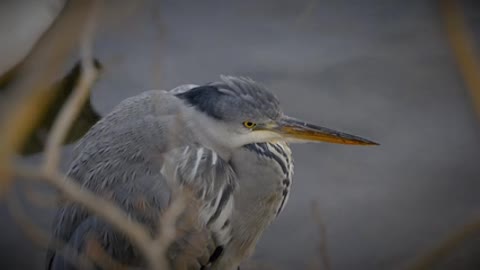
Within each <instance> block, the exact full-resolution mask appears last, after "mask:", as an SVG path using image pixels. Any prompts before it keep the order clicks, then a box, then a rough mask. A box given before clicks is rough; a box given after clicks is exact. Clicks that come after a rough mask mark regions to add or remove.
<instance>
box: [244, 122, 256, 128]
mask: <svg viewBox="0 0 480 270" xmlns="http://www.w3.org/2000/svg"><path fill="white" fill-rule="evenodd" d="M256 125H257V124H255V123H253V122H250V121H245V122H243V126H245V127H246V128H249V129H252V128H254V127H255V126H256Z"/></svg>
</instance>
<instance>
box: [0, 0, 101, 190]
mask: <svg viewBox="0 0 480 270" xmlns="http://www.w3.org/2000/svg"><path fill="white" fill-rule="evenodd" d="M93 1H94V0H82V1H68V3H67V4H66V5H65V7H64V10H63V11H62V12H61V13H60V15H59V16H58V18H57V19H56V20H55V22H54V23H53V25H52V26H51V27H50V29H49V30H48V31H47V32H46V33H45V34H44V35H43V36H42V38H41V39H40V40H39V41H38V43H37V45H36V46H35V47H34V49H33V50H32V52H31V53H30V54H29V56H28V57H27V58H26V60H25V62H24V63H23V64H22V66H21V67H20V68H19V71H18V74H17V76H16V78H18V79H16V80H15V81H14V82H12V83H10V84H9V86H8V88H7V89H6V91H5V93H6V94H5V97H4V98H3V99H2V100H0V114H1V115H0V130H2V132H0V192H1V191H5V190H6V189H7V187H8V186H9V185H8V184H9V181H8V180H9V179H11V171H10V167H11V164H10V163H11V161H12V157H13V156H14V155H15V153H16V152H18V151H19V150H20V149H21V148H22V147H23V145H24V143H25V141H26V140H27V138H28V137H29V135H30V134H31V132H32V131H33V130H34V129H35V127H36V125H37V123H38V122H39V121H40V120H41V119H42V117H43V115H44V114H45V112H46V111H47V107H48V105H49V104H50V103H51V102H52V101H53V100H54V98H55V91H54V90H55V89H52V88H51V87H50V86H51V85H52V84H53V82H54V80H55V77H56V76H58V73H59V71H60V68H61V66H62V64H63V63H64V61H65V59H66V58H67V57H68V56H69V54H70V52H71V51H72V49H73V48H74V47H75V46H76V45H77V44H78V40H79V38H80V37H79V34H78V31H75V29H81V28H82V27H83V24H84V23H85V18H86V17H88V16H87V14H88V12H89V10H90V7H91V5H92V3H93Z"/></svg>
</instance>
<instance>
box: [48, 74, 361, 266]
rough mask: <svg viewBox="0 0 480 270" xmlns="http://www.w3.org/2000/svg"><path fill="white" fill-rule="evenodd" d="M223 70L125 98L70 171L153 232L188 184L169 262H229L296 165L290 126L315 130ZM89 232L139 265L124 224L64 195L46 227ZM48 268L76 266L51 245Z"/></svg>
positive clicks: (73, 236) (62, 233)
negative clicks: (210, 79) (212, 78)
mask: <svg viewBox="0 0 480 270" xmlns="http://www.w3.org/2000/svg"><path fill="white" fill-rule="evenodd" d="M221 79H222V80H221V81H220V82H214V83H210V84H207V85H204V86H196V85H184V86H180V87H177V88H175V89H173V90H172V91H170V92H167V91H157V90H155V91H148V92H145V93H143V94H140V95H138V96H135V97H132V98H129V99H126V100H125V101H123V102H122V103H121V104H119V105H118V106H117V107H116V108H115V109H114V110H113V111H112V112H111V113H110V114H108V115H107V116H105V117H104V118H103V119H102V120H100V121H99V122H98V123H97V124H96V125H95V126H93V127H92V129H91V130H90V131H89V132H88V133H87V134H86V135H85V137H84V138H83V139H82V140H81V141H80V142H79V143H78V145H77V146H76V148H75V151H74V159H73V161H72V163H71V166H70V169H69V171H68V175H69V176H71V177H72V178H73V179H76V181H78V182H79V183H81V185H82V186H83V187H84V188H87V189H89V190H92V191H93V192H95V193H96V194H98V195H99V196H103V197H107V198H110V199H112V200H113V201H114V202H116V203H117V204H118V205H119V206H120V207H121V208H122V209H123V210H125V211H126V212H127V213H128V214H129V215H130V216H131V218H133V219H135V220H137V221H139V222H141V223H143V224H145V225H147V227H148V228H149V229H150V232H151V234H152V235H153V234H155V228H156V227H157V221H158V220H159V218H160V217H161V214H162V211H163V210H164V209H165V208H166V207H168V204H169V202H170V199H171V198H170V196H171V190H172V188H179V187H180V188H183V189H187V190H189V191H192V194H193V196H192V197H191V198H190V199H191V202H190V203H189V206H188V207H187V209H186V210H185V213H183V214H182V215H181V217H180V219H179V220H178V222H177V224H176V226H177V235H176V238H175V241H174V243H173V244H172V245H171V246H170V247H169V249H168V258H169V260H170V263H171V265H172V268H174V269H212V270H215V269H222V270H223V269H226V270H232V269H236V268H237V267H238V265H239V264H240V263H241V262H242V260H244V259H245V258H247V257H248V256H249V255H251V253H252V252H253V250H254V247H255V245H256V242H257V241H258V239H259V237H260V235H261V233H262V232H263V231H264V230H265V228H266V227H267V226H268V225H269V224H270V223H271V222H272V220H273V219H274V218H275V217H276V216H277V215H278V213H279V212H280V211H281V210H282V209H283V207H284V206H285V202H286V200H287V198H288V194H289V188H290V187H291V181H292V175H293V160H292V155H291V151H290V148H289V146H288V144H287V143H286V141H288V138H289V137H287V136H294V135H295V136H297V137H298V136H300V137H301V136H304V137H305V136H307V135H308V136H310V137H308V138H307V137H306V139H305V140H310V141H311V140H315V139H312V136H313V135H311V134H313V133H312V132H315V130H313V129H312V128H311V127H310V126H307V125H306V124H304V123H303V122H294V121H293V120H292V118H286V117H285V116H284V115H283V113H282V112H281V110H280V108H279V102H278V100H277V99H276V98H275V96H274V95H273V94H271V93H270V92H268V91H267V90H266V89H265V88H264V87H263V86H260V85H259V84H257V83H255V82H254V81H252V80H251V79H247V78H237V77H226V76H222V78H221ZM245 121H247V122H250V121H252V123H255V124H256V126H254V125H251V126H250V124H249V125H245ZM282 121H289V122H288V125H287V124H285V126H281V124H284V122H282ZM285 123H287V122H285ZM282 128H283V129H282ZM304 128H305V131H301V130H302V129H304ZM306 128H308V130H307V129H306ZM299 130H300V131H301V132H304V133H301V132H300V131H299ZM299 132H300V133H299ZM297 133H298V134H300V135H298V134H297ZM292 134H293V135H292ZM305 134H306V135H305ZM339 134H340V135H339ZM317 135H318V134H317ZM324 135H325V134H322V136H324ZM327 135H328V134H327ZM318 136H319V135H318ZM332 136H333V135H332ZM338 136H342V134H341V133H338V134H337V133H335V135H334V136H333V137H335V138H336V137H338ZM349 136H350V135H349ZM301 138H303V137H301ZM322 138H323V137H322ZM356 138H358V137H356ZM359 139H361V138H359ZM355 142H356V141H355ZM359 142H361V143H363V144H367V142H369V141H367V140H364V139H361V140H359ZM88 236H91V237H93V239H95V240H97V242H98V243H99V244H100V245H101V246H102V247H103V248H104V249H105V250H106V252H107V253H108V254H109V255H110V256H112V257H113V258H114V259H116V260H117V261H119V262H120V263H122V264H124V265H128V266H132V267H144V266H145V262H144V261H143V260H142V257H141V255H140V254H138V251H136V249H135V248H134V247H133V246H132V245H131V244H130V243H129V241H128V240H127V239H125V238H124V237H123V236H122V235H121V234H119V233H118V232H116V231H115V230H114V229H112V228H111V227H110V226H109V225H108V224H106V223H104V222H103V221H102V220H99V219H98V218H96V217H95V216H92V215H91V214H90V213H88V212H87V211H86V210H85V209H83V208H82V207H81V206H80V205H76V204H74V203H70V202H63V203H62V204H61V205H60V207H59V210H58V211H57V214H56V216H55V219H54V221H53V237H54V238H57V239H60V240H62V241H65V242H67V243H70V244H71V245H73V247H74V248H75V249H76V250H77V251H78V252H84V251H85V250H88V248H87V247H88V239H89V238H88ZM47 268H48V269H52V270H53V269H55V270H58V269H76V268H75V266H74V265H72V264H70V263H69V262H68V260H65V258H64V257H62V256H60V255H58V254H57V253H56V252H55V251H54V250H50V251H49V252H48V254H47Z"/></svg>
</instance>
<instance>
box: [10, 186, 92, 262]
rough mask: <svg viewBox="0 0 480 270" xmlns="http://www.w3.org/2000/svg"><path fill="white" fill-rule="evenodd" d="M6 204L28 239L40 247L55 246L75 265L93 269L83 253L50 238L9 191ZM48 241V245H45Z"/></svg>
mask: <svg viewBox="0 0 480 270" xmlns="http://www.w3.org/2000/svg"><path fill="white" fill-rule="evenodd" d="M6 205H7V208H8V211H9V213H10V215H11V216H12V218H13V220H14V221H15V223H17V224H18V226H20V228H21V229H22V230H23V231H24V232H25V234H26V235H27V237H28V238H30V240H31V241H32V242H33V243H35V244H37V245H38V246H39V247H41V248H45V249H46V248H55V250H56V251H57V252H58V253H59V254H60V255H63V256H64V258H65V259H66V260H69V261H70V262H71V263H73V264H75V265H79V266H81V268H82V269H93V265H92V263H91V262H90V260H88V258H86V257H85V256H84V255H83V254H77V252H74V251H73V249H72V248H71V247H69V246H68V245H67V244H65V243H64V242H63V241H61V240H59V239H50V237H49V234H48V233H47V232H45V231H43V230H41V229H40V228H39V226H37V225H36V224H34V223H33V222H32V220H31V219H30V218H29V217H28V215H27V214H26V213H25V212H24V210H23V208H22V206H21V203H20V201H19V200H18V198H17V197H16V196H15V194H14V193H13V192H11V193H10V194H9V196H8V198H7V200H6ZM47 243H49V246H48V245H47Z"/></svg>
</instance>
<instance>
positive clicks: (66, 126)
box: [44, 1, 100, 171]
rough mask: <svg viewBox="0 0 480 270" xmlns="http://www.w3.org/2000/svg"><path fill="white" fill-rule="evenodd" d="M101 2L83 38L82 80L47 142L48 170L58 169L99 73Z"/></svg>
mask: <svg viewBox="0 0 480 270" xmlns="http://www.w3.org/2000/svg"><path fill="white" fill-rule="evenodd" d="M99 3H100V1H96V2H95V4H94V5H93V6H92V8H91V11H90V13H89V18H88V19H87V23H86V25H85V28H84V33H83V36H82V39H81V47H80V56H81V68H82V71H81V75H80V80H79V82H78V84H77V85H76V87H75V89H74V90H73V93H72V95H71V96H70V97H69V98H68V100H67V101H66V102H65V104H64V105H63V107H62V109H61V111H60V113H59V116H58V118H57V119H56V120H55V123H54V124H53V127H52V130H51V133H50V136H49V137H48V140H47V143H46V149H45V152H46V153H45V163H44V165H45V167H44V169H45V170H47V171H53V170H56V169H57V167H58V164H59V160H60V152H61V148H62V144H63V142H64V140H65V137H66V136H67V134H68V131H69V130H70V127H71V126H72V124H73V123H74V120H75V118H76V117H77V116H78V114H79V113H80V111H81V108H82V106H83V105H84V104H85V102H87V100H88V98H89V95H90V89H91V87H92V85H93V83H94V82H95V80H96V77H97V75H98V71H97V69H95V67H94V66H93V57H92V43H93V36H94V30H95V22H96V16H97V14H98V12H99Z"/></svg>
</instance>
